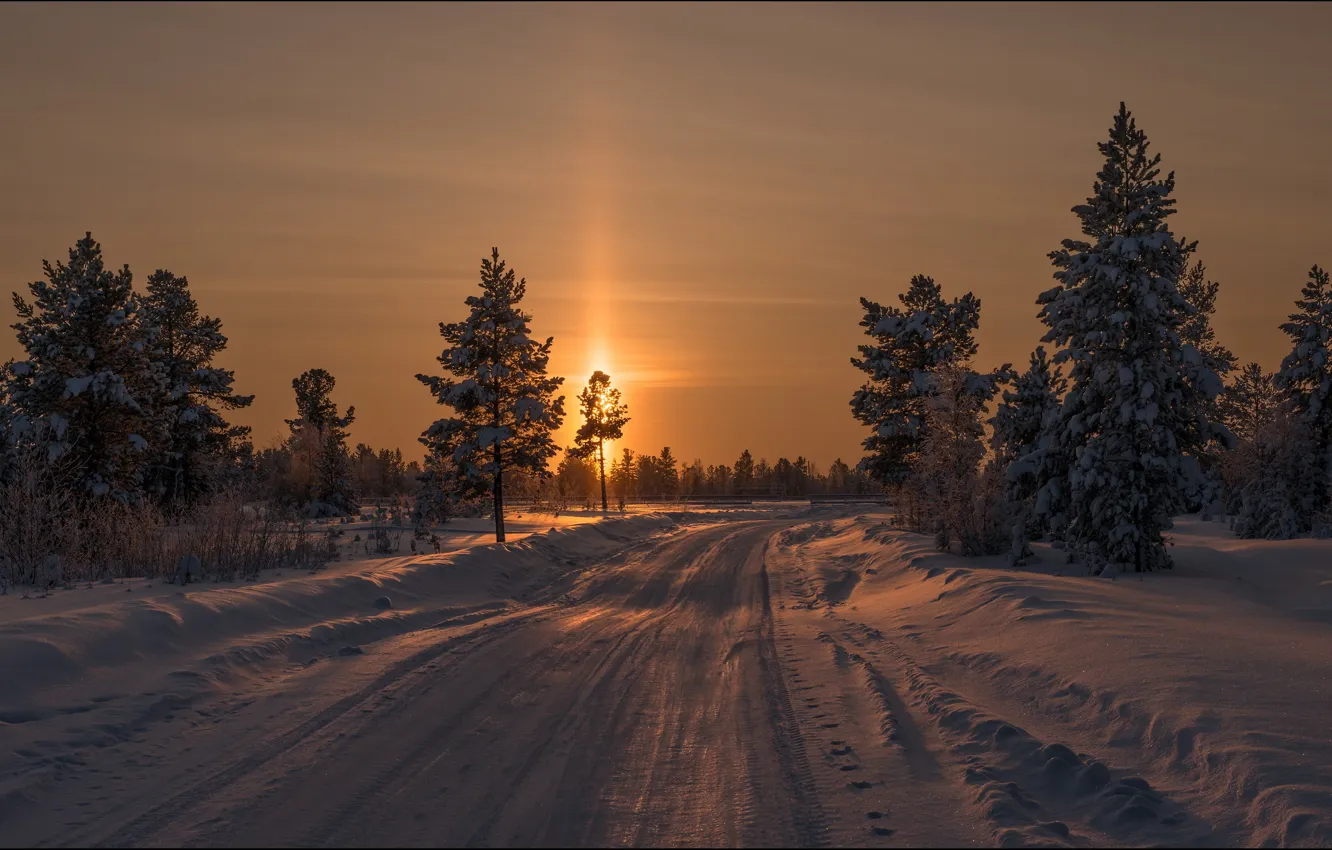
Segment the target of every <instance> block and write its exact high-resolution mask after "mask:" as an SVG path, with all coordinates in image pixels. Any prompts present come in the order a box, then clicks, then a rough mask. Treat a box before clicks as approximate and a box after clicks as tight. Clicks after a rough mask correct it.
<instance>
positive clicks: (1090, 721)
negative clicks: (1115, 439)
mask: <svg viewBox="0 0 1332 850" xmlns="http://www.w3.org/2000/svg"><path fill="white" fill-rule="evenodd" d="M856 510H857V509H855V508H848V507H837V508H826V509H810V508H808V507H807V506H805V507H801V506H800V505H796V504H789V503H788V504H785V505H775V506H753V507H745V508H734V509H726V510H716V511H710V512H708V511H691V512H688V513H684V512H673V513H642V514H635V515H629V516H613V517H612V518H610V519H605V520H601V519H599V515H597V514H595V513H593V514H580V513H577V512H575V513H574V514H566V515H562V516H561V517H560V519H559V520H558V521H552V518H551V517H550V516H548V515H547V516H536V515H532V516H529V517H525V518H521V519H520V518H518V517H514V518H512V519H510V521H509V523H508V527H509V530H510V536H511V540H510V542H509V543H507V544H504V545H496V544H486V543H485V542H484V541H485V539H486V537H487V531H486V524H485V523H486V521H485V520H464V521H461V522H459V523H457V524H454V523H451V524H450V526H451V528H450V530H449V531H448V532H446V533H443V534H441V540H442V541H443V543H444V546H445V548H446V551H444V552H442V553H440V554H438V555H436V554H434V553H433V552H432V553H431V554H426V555H416V556H412V555H410V554H408V555H400V556H397V557H391V558H383V559H364V558H363V559H360V560H355V561H339V562H336V563H335V564H332V565H330V568H329V569H327V570H321V571H319V572H318V573H317V574H316V575H308V574H306V573H304V572H299V573H296V572H290V571H289V572H288V573H287V574H285V575H276V574H274V575H265V576H264V577H263V578H262V579H261V580H260V581H258V582H246V583H235V584H202V585H189V586H187V587H185V588H180V587H177V586H171V585H163V584H162V583H160V582H155V583H153V586H152V587H148V586H146V584H147V583H140V582H136V583H135V586H133V589H132V590H130V589H129V588H128V586H126V585H124V584H117V585H105V586H100V585H99V586H95V587H93V588H87V587H79V588H76V589H73V590H61V591H56V592H55V593H54V594H53V595H52V596H50V597H49V598H46V599H32V598H30V599H22V598H20V597H19V596H18V595H14V594H11V595H9V596H7V597H0V845H3V846H18V845H23V844H26V843H28V842H30V841H35V840H45V841H47V842H48V843H54V844H61V845H67V844H72V843H96V842H97V841H101V840H102V839H103V838H104V837H105V836H102V835H101V834H100V833H97V832H96V829H95V825H96V823H97V818H98V817H99V815H98V813H97V809H98V805H100V804H105V805H107V806H110V805H112V804H114V803H115V801H116V800H117V799H118V798H117V794H120V793H122V789H120V787H119V786H118V784H117V783H124V782H129V781H131V776H138V777H143V776H155V775H157V774H155V773H152V772H151V771H150V770H149V767H150V764H163V763H177V764H181V765H183V764H185V763H187V762H190V760H194V761H197V763H198V764H199V765H201V766H203V765H211V764H216V763H220V762H221V761H223V760H225V758H226V757H227V755H228V753H227V752H226V741H227V739H226V736H225V734H224V735H221V736H219V735H216V734H212V735H211V737H208V738H205V737H204V735H203V733H204V732H205V731H208V732H217V731H225V729H226V726H225V723H227V722H229V721H228V720H227V718H228V717H229V716H231V715H230V714H229V713H228V712H233V711H238V710H240V708H241V707H244V706H249V705H251V704H255V705H264V704H266V703H265V702H264V700H266V699H267V700H270V701H271V704H272V706H273V707H272V708H271V709H268V711H270V713H271V715H272V716H271V720H262V721H261V722H260V721H256V722H259V726H257V727H255V729H256V730H257V731H254V734H255V735H259V734H260V733H261V732H263V729H264V728H265V727H264V726H263V724H265V723H268V724H270V726H269V727H267V728H269V729H271V731H272V733H273V735H274V736H277V733H278V732H280V731H281V730H282V729H283V726H282V724H283V711H282V709H281V708H280V706H282V705H285V703H282V702H280V699H279V698H280V697H281V698H286V696H288V695H289V694H290V692H291V688H292V687H293V685H292V683H293V682H300V683H301V684H300V686H299V687H300V688H302V689H308V691H302V692H301V693H303V694H304V695H305V697H308V698H309V699H310V700H311V701H312V703H311V704H313V701H314V700H315V699H316V697H315V694H316V693H318V694H319V695H323V696H326V697H327V700H328V701H329V703H332V702H333V701H334V700H335V699H337V698H338V697H339V696H340V695H342V694H343V693H344V692H346V691H349V690H350V689H351V686H352V685H353V684H354V685H355V686H356V687H358V688H359V687H362V686H367V683H370V684H373V682H374V681H375V677H376V676H382V675H384V672H383V669H382V668H380V667H376V666H375V663H372V658H371V655H372V654H373V650H372V647H374V646H375V644H376V643H377V642H381V641H382V642H385V645H386V646H387V645H389V644H391V643H392V642H393V641H394V640H406V639H407V638H408V637H409V636H412V635H417V634H423V633H425V632H427V631H430V630H435V631H436V632H438V633H441V634H447V633H451V631H450V630H455V631H462V630H465V629H467V628H470V627H471V624H475V623H482V624H501V625H502V624H503V623H504V622H505V621H506V620H510V619H511V620H514V621H516V620H517V619H519V618H522V617H524V616H527V615H528V613H530V611H532V610H535V607H537V606H540V607H541V608H542V610H543V611H544V610H546V609H550V610H563V609H560V606H566V607H567V606H570V605H573V606H576V605H577V604H578V602H579V601H580V597H581V598H584V599H589V600H590V599H593V596H592V595H591V594H590V593H589V592H587V591H580V590H578V588H580V587H584V586H591V585H589V584H588V583H589V582H591V583H593V584H595V582H596V581H602V579H601V578H600V576H601V575H602V573H601V572H600V571H602V570H604V569H607V567H605V564H611V563H621V562H616V561H615V560H614V559H615V558H622V557H623V553H625V552H626V551H629V549H634V550H635V551H650V550H651V548H652V547H653V546H654V545H657V544H656V543H655V542H654V541H656V540H657V539H660V540H661V541H662V544H661V545H665V544H666V543H667V542H670V541H677V542H678V541H680V540H682V539H684V538H683V537H682V536H681V535H684V536H685V537H687V536H688V530H689V529H690V528H693V527H699V528H705V529H706V528H713V529H715V528H716V527H717V526H718V525H719V524H720V525H726V524H735V525H736V527H737V528H740V527H754V524H753V521H754V520H766V521H767V525H764V526H763V528H769V526H770V528H771V533H770V534H768V533H767V532H764V534H765V535H767V536H766V537H765V538H764V539H766V543H764V544H763V545H762V547H761V549H759V550H756V551H759V552H760V553H761V554H760V557H761V559H762V571H763V572H762V576H763V579H762V580H763V585H762V586H763V588H764V589H765V591H766V593H767V595H768V597H769V600H770V607H771V609H772V616H773V618H774V622H775V626H774V628H775V634H776V635H777V637H776V638H775V639H774V640H775V644H774V645H775V646H777V647H778V649H777V650H775V651H777V652H779V653H780V664H781V667H780V670H781V672H780V678H781V679H782V680H783V681H784V684H782V685H781V687H782V688H783V693H786V692H787V691H789V692H790V694H791V696H790V701H791V704H792V705H793V706H794V708H793V709H792V711H793V714H792V717H793V718H794V719H793V724H794V727H795V730H796V731H795V732H794V733H793V734H794V735H795V740H797V741H799V742H801V743H799V744H798V745H797V749H799V750H800V751H801V752H802V753H803V752H809V753H814V752H815V751H816V750H818V751H821V752H824V753H825V755H823V756H822V759H821V760H822V761H823V762H826V764H819V761H820V760H819V759H816V758H814V757H813V756H811V757H809V759H808V761H809V762H811V763H813V764H814V765H815V766H814V767H813V768H810V769H811V770H813V771H816V772H817V770H820V769H823V768H825V767H826V768H827V769H828V770H830V771H834V772H835V773H830V774H828V775H835V776H839V777H845V776H847V775H849V774H847V773H840V772H836V771H859V772H857V773H854V774H851V775H854V776H860V777H863V781H857V782H852V783H849V784H845V788H843V787H842V785H839V784H837V783H832V784H830V780H826V779H819V780H818V782H817V783H815V782H813V780H811V785H810V787H811V788H812V789H814V790H812V791H810V793H811V794H812V795H814V796H816V797H818V799H819V802H818V805H819V806H821V807H822V808H821V811H823V812H824V813H825V814H826V818H825V820H826V821H827V822H828V823H830V824H832V826H830V827H828V828H829V829H832V830H833V831H832V832H829V833H828V835H829V836H832V837H830V838H822V839H818V841H815V843H829V842H831V843H834V844H836V843H845V842H847V841H855V842H858V843H867V844H868V845H870V846H909V845H920V844H934V845H941V844H946V843H948V842H950V841H966V842H973V841H974V842H975V843H980V844H990V845H994V844H1000V845H1006V846H1016V845H1026V846H1030V845H1053V846H1103V845H1119V846H1147V845H1157V844H1164V845H1168V846H1180V845H1188V846H1246V845H1247V846H1259V845H1261V846H1296V847H1302V846H1314V847H1327V846H1332V540H1294V541H1280V542H1269V541H1240V540H1236V539H1234V538H1233V537H1232V536H1231V535H1230V534H1229V532H1228V531H1227V529H1226V528H1225V526H1224V525H1222V524H1220V523H1214V522H1201V521H1198V520H1196V519H1191V518H1185V519H1181V520H1179V521H1178V524H1177V528H1176V529H1175V532H1174V533H1173V539H1174V544H1175V545H1174V548H1173V550H1172V554H1173V556H1174V558H1175V560H1176V563H1177V568H1176V569H1175V570H1173V571H1171V572H1167V573H1160V574H1147V575H1143V576H1136V575H1131V574H1130V575H1118V576H1116V577H1114V578H1088V577H1085V576H1083V575H1082V574H1081V570H1080V568H1078V567H1069V566H1067V565H1066V563H1065V557H1064V554H1063V553H1062V552H1060V551H1056V550H1053V549H1051V548H1050V547H1049V546H1048V545H1045V544H1039V543H1038V544H1035V549H1036V551H1037V560H1036V562H1035V563H1033V564H1031V565H1028V566H1026V567H1019V568H1008V567H1006V566H1004V563H1003V559H1002V558H992V559H989V558H969V559H963V558H961V557H957V556H952V555H948V554H942V553H939V552H937V551H934V549H933V547H932V545H931V544H930V541H929V540H928V539H926V538H924V537H922V536H920V535H915V534H909V533H905V532H901V531H898V530H895V529H893V528H892V527H891V526H889V525H888V524H887V521H886V519H887V517H886V513H885V512H883V511H880V510H877V509H876V510H874V511H869V512H865V513H861V514H856V513H855V511H856ZM746 523H748V524H749V525H748V526H746ZM472 526H475V527H472ZM723 530H724V529H723ZM700 539H701V538H700ZM406 540H407V535H404V539H403V548H404V549H405V548H406V545H407V544H406ZM681 545H682V544H681ZM700 545H701V544H700ZM626 547H629V548H628V549H627V548H626ZM635 547H637V548H636V549H635ZM723 548H724V547H723ZM714 550H715V551H718V552H720V551H723V550H722V549H716V548H715V546H714ZM635 557H637V556H635ZM717 557H721V556H717ZM632 561H633V559H632V558H631V559H630V564H631V565H632ZM682 563H683V562H682ZM618 574H619V573H614V575H618ZM603 583H605V584H607V586H611V585H614V584H615V582H612V581H608V580H606V581H603ZM575 592H576V593H575ZM381 597H384V598H386V600H384V599H381ZM589 604H590V603H589ZM767 604H768V603H766V602H765V603H764V605H765V607H766V606H767ZM570 610H572V611H574V612H576V611H577V608H576V607H575V608H573V609H570ZM718 610H723V609H720V608H719V609H718ZM725 610H730V609H729V608H727V609H725ZM569 616H573V614H570V615H569ZM413 639H414V638H413ZM598 643H600V641H598ZM410 648H411V647H407V648H404V649H403V650H402V651H403V652H404V653H405V652H407V649H410ZM418 648H419V647H418ZM363 653H367V654H366V655H365V658H364V659H363V658H361V657H360V656H361V655H362V654H363ZM350 656H356V657H350ZM727 660H728V661H729V660H730V656H729V655H728V656H727ZM342 661H346V662H348V663H349V664H351V663H353V662H354V664H356V665H360V666H347V667H345V668H342V669H344V670H345V671H347V672H345V673H340V674H337V675H335V674H334V673H333V672H332V671H330V672H328V673H326V674H325V673H320V672H319V671H321V670H324V669H325V668H326V666H327V665H335V669H337V668H336V665H338V664H339V663H340V662H342ZM430 669H432V670H433V669H434V667H433V666H432V667H431V668H430ZM312 676H313V677H316V678H310V677H312ZM319 676H325V678H322V679H321V678H317V677H319ZM806 692H812V694H824V695H831V696H832V698H828V697H827V696H821V697H817V698H816V697H815V696H813V695H811V694H807V693H806ZM797 694H798V695H799V696H797ZM320 698H322V696H321V697H320ZM784 699H785V697H784ZM820 700H821V701H822V702H821V703H820ZM256 701H258V702H256ZM344 701H345V700H344ZM339 704H340V703H339ZM820 705H821V706H822V707H819V706H820ZM362 710H363V711H368V710H369V709H362ZM267 716H268V715H265V717H267ZM593 719H594V720H595V718H593ZM219 724H221V725H219ZM252 731H253V730H252ZM247 734H249V733H248V732H247ZM284 734H285V733H284ZM830 734H831V735H840V737H838V738H835V739H832V740H831V744H829V742H820V741H816V740H815V739H816V737H817V736H819V735H825V736H826V735H830ZM858 736H859V737H858ZM256 740H258V738H256ZM283 740H284V741H285V738H284V739H283ZM298 744H299V741H298V740H296V739H292V741H288V742H286V744H284V746H296V745H298ZM196 746H197V749H196ZM801 759H805V756H804V755H802V756H801ZM190 763H194V762H190ZM801 763H802V764H803V763H804V762H803V761H802V762H801ZM802 769H803V768H802ZM238 775H239V774H238ZM872 775H873V776H878V777H880V778H879V779H875V780H874V781H870V778H871V776H872ZM162 776H163V777H166V776H167V774H166V773H163V774H162ZM136 781H139V782H140V783H142V782H144V781H145V780H142V779H139V780H136ZM166 781H167V780H166V779H163V782H166ZM274 781H276V780H274ZM838 782H840V780H838ZM70 783H81V784H80V785H78V787H79V788H80V789H83V790H80V791H79V793H78V794H72V793H71V794H66V791H65V789H66V788H70V787H72V786H71V785H70ZM834 786H835V787H834ZM830 789H831V790H830ZM846 789H851V790H850V791H847V790H846ZM174 790H175V789H174V788H173V787H171V786H170V785H163V786H162V787H151V786H143V787H139V788H137V789H136V790H135V793H136V794H137V795H139V796H140V797H148V798H152V797H158V798H161V799H167V798H169V797H171V795H172V793H174ZM845 793H854V794H857V795H859V796H858V797H856V800H855V805H862V804H863V806H862V807H864V806H869V805H870V804H871V803H872V801H873V799H875V797H874V795H876V794H878V795H882V797H883V802H881V803H878V804H875V805H878V806H879V808H877V809H874V810H872V811H871V813H870V814H869V815H868V816H869V817H871V818H878V817H880V816H887V815H891V816H892V817H893V818H896V821H895V822H894V823H893V827H892V828H891V829H890V828H887V827H878V826H871V827H870V828H868V829H866V828H865V827H864V826H863V825H856V824H857V823H860V822H855V821H854V818H856V817H865V815H863V814H861V813H859V812H858V810H857V812H856V813H854V815H847V816H846V817H842V816H841V815H839V814H837V813H838V812H839V811H841V810H840V809H838V806H842V805H843V804H842V803H838V802H836V801H834V800H833V799H832V796H831V795H833V794H845ZM80 795H82V796H80ZM811 805H812V804H811ZM846 805H850V804H846ZM75 807H84V808H83V811H84V812H86V813H87V814H86V815H85V816H82V817H80V816H79V812H78V811H77V810H71V809H73V808H75ZM847 811H850V809H847ZM57 812H58V813H59V816H58V817H57V816H56V813H57ZM839 818H840V820H839ZM48 821H50V824H48V823H47V822H48ZM963 821H965V823H963ZM820 822H821V823H822V821H820ZM843 822H845V823H847V824H852V825H853V826H854V830H856V831H851V829H852V827H851V826H847V827H845V829H844V830H843V831H842V832H837V831H836V830H837V829H843V827H841V826H838V824H839V823H843ZM881 822H882V823H887V822H888V821H887V820H883V821H880V820H874V821H873V822H872V823H875V824H877V823H881ZM48 825H49V826H50V828H51V830H52V831H51V832H50V833H49V834H48V833H44V832H43V831H42V830H43V829H44V828H46V826H48ZM57 827H58V828H57ZM143 828H144V829H146V827H143ZM821 828H822V827H821ZM80 830H84V832H80ZM88 830H91V831H88ZM148 834H149V833H147V832H140V833H134V832H132V831H131V832H118V833H116V835H148ZM192 834H193V833H192ZM520 834H521V833H515V835H520ZM704 834H705V833H702V832H700V833H698V835H704ZM728 834H729V833H728ZM801 835H805V836H814V835H815V833H813V832H809V833H801ZM848 836H851V837H850V838H849V837H848ZM855 836H861V838H855ZM112 838H114V836H112ZM164 840H165V839H164ZM194 840H196V842H197V843H209V841H208V840H207V838H206V836H205V837H204V838H196V839H194ZM218 840H221V839H218ZM329 840H330V841H331V842H332V843H335V844H336V843H339V841H338V837H337V836H330V837H329ZM737 840H739V839H737ZM810 840H811V841H814V838H810ZM700 841H701V839H700ZM110 843H116V842H115V841H114V840H110ZM150 843H151V842H150ZM166 843H170V841H169V840H166ZM224 843H225V842H224ZM666 843H672V842H670V841H667V842H666ZM681 843H699V842H698V841H693V842H691V841H685V840H683V839H681Z"/></svg>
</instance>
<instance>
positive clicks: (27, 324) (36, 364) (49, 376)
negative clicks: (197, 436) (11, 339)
mask: <svg viewBox="0 0 1332 850" xmlns="http://www.w3.org/2000/svg"><path fill="white" fill-rule="evenodd" d="M42 268H43V270H44V271H45V274H46V279H45V280H41V281H36V282H34V283H30V284H29V285H28V291H29V293H30V294H31V297H32V301H31V302H29V301H27V300H25V299H24V298H22V297H20V296H19V295H18V293H15V294H14V310H15V312H16V313H17V314H18V319H19V321H18V322H17V323H16V324H15V325H13V328H14V330H15V331H16V332H17V337H18V342H19V345H21V346H22V347H23V349H24V352H25V354H26V356H25V358H24V359H22V360H16V361H14V362H13V363H11V364H9V368H8V370H7V374H6V382H7V386H6V392H5V395H6V396H7V398H8V402H9V406H10V411H11V431H12V436H13V437H14V438H15V439H16V440H17V441H18V442H20V443H23V444H24V445H26V446H28V447H31V448H35V449H36V450H38V451H39V452H40V453H41V454H43V455H44V456H45V458H46V460H47V462H48V463H50V464H52V465H53V467H55V466H58V467H59V468H60V469H61V470H63V471H64V474H63V476H62V477H64V478H68V479H69V480H65V481H62V482H61V483H60V485H59V486H60V487H62V488H63V489H65V490H66V492H71V493H76V494H83V495H90V496H111V497H112V498H115V499H118V500H120V501H133V500H137V499H138V498H139V496H140V494H141V489H140V488H141V484H142V481H143V478H144V472H145V469H146V466H147V463H148V460H149V458H150V451H149V448H150V445H152V444H153V443H155V442H157V441H158V440H159V439H160V434H158V433H157V423H156V422H155V421H154V419H153V417H152V416H151V415H150V413H151V411H150V410H149V407H148V403H149V400H150V399H152V398H155V397H157V396H158V395H159V394H160V392H161V390H162V386H163V383H164V378H163V376H162V375H161V373H160V371H159V370H158V369H156V368H155V367H154V365H153V363H152V361H151V359H150V358H149V356H148V353H147V350H146V346H147V343H148V338H147V334H146V333H145V330H144V328H143V326H142V324H141V323H140V322H139V315H138V312H139V301H138V298H137V297H136V296H135V294H134V286H133V275H131V273H130V270H129V267H128V266H125V267H123V268H122V269H120V270H119V271H111V270H110V269H108V268H107V267H106V264H105V262H104V260H103V258H102V247H101V245H99V244H98V243H97V242H96V241H95V240H94V239H93V238H92V234H91V233H89V234H86V235H85V236H84V238H82V239H80V240H79V241H78V243H77V244H76V245H75V246H74V247H73V248H71V249H70V251H69V263H68V264H65V263H61V262H57V263H56V264H55V265H52V264H51V263H50V262H47V261H43V263H42Z"/></svg>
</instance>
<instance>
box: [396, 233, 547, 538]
mask: <svg viewBox="0 0 1332 850" xmlns="http://www.w3.org/2000/svg"><path fill="white" fill-rule="evenodd" d="M480 287H481V293H480V294H479V295H472V296H469V297H468V298H467V301H466V303H467V307H468V309H469V313H468V316H467V318H466V319H464V320H462V321H461V322H452V323H443V322H441V323H440V326H439V333H440V336H442V337H444V340H445V341H446V342H447V343H448V347H447V348H445V349H444V351H443V353H441V354H440V356H439V358H438V360H439V363H440V365H441V366H443V367H444V371H445V373H446V376H445V377H439V376H434V375H417V376H416V377H417V379H418V380H419V381H421V382H422V383H423V384H425V385H426V386H427V387H429V388H430V392H431V393H432V394H433V395H434V396H435V399H436V400H437V401H438V402H439V403H440V404H443V405H445V406H447V407H450V408H452V409H453V415H452V416H450V417H448V418H445V419H440V420H438V421H437V422H435V423H434V424H433V425H431V426H430V427H429V428H428V429H427V430H426V431H425V433H424V434H423V435H422V436H421V442H422V443H423V444H424V445H425V446H426V447H427V448H428V449H429V450H430V451H432V452H438V453H440V454H442V455H444V456H446V457H448V458H449V459H450V460H451V462H452V463H453V464H454V467H455V469H456V475H457V476H458V482H459V485H460V487H463V488H465V489H468V490H470V491H472V492H473V493H475V494H478V495H479V494H485V493H487V492H488V493H489V495H490V496H491V497H492V499H493V500H494V515H495V539H496V541H498V542H500V543H503V542H504V473H505V472H506V471H507V470H518V471H523V472H527V473H529V474H531V475H533V476H536V477H539V478H545V477H548V476H549V474H550V472H549V470H548V469H547V468H546V466H547V463H548V461H549V460H550V459H551V458H552V457H554V455H555V453H556V452H557V451H558V450H559V449H558V447H557V446H556V445H555V441H554V439H553V437H552V435H553V433H554V431H555V430H556V429H558V428H559V427H560V425H561V424H562V423H563V422H564V396H556V395H555V393H556V392H557V391H558V390H559V388H560V385H561V384H563V383H564V379H563V378H556V377H549V376H547V374H546V368H547V364H548V362H549V360H550V349H551V345H552V344H553V342H554V339H553V338H547V339H546V341H545V342H544V343H543V342H537V341H536V340H534V339H532V338H531V336H530V333H531V332H530V329H529V327H528V324H529V322H531V320H532V317H531V315H530V314H527V313H524V312H523V311H522V309H521V308H520V307H519V304H520V302H521V301H522V300H523V297H524V296H525V295H526V294H527V280H526V279H521V280H520V279H518V278H517V276H516V275H515V274H514V272H513V270H512V269H510V268H508V267H507V266H506V264H505V263H504V261H503V260H501V259H500V255H499V249H498V248H495V249H492V250H491V254H490V257H489V258H487V259H483V260H482V261H481V283H480Z"/></svg>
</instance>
